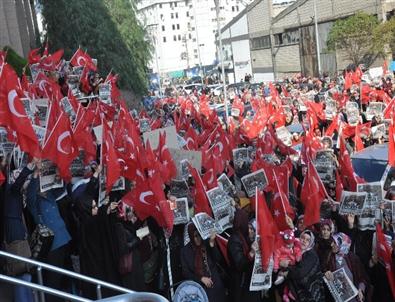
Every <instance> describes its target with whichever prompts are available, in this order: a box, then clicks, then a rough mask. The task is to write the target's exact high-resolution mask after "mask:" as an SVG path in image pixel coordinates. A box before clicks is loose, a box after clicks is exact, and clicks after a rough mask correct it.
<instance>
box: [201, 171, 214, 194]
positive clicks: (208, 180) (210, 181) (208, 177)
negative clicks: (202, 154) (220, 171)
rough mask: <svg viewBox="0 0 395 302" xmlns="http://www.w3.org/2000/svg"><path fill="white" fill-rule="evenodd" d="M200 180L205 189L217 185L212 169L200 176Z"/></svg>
mask: <svg viewBox="0 0 395 302" xmlns="http://www.w3.org/2000/svg"><path fill="white" fill-rule="evenodd" d="M202 181H203V183H204V185H205V186H206V188H207V190H210V189H213V188H215V187H216V186H218V182H217V178H216V177H215V173H214V169H212V168H211V169H210V170H208V171H207V172H206V173H204V175H203V176H202Z"/></svg>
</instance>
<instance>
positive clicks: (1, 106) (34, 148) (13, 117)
mask: <svg viewBox="0 0 395 302" xmlns="http://www.w3.org/2000/svg"><path fill="white" fill-rule="evenodd" d="M17 90H19V89H18V76H17V74H16V73H15V71H14V70H13V69H12V68H11V66H10V65H8V64H4V65H3V68H2V72H1V74H0V117H1V119H2V121H1V123H2V124H3V125H6V126H7V127H9V128H11V129H12V130H14V131H15V132H16V133H17V143H18V145H19V146H20V148H21V150H22V151H24V152H26V153H28V154H30V155H32V156H35V157H40V145H39V142H38V139H37V136H36V134H35V132H34V130H33V127H32V123H31V122H30V119H29V118H28V116H27V115H26V111H25V107H24V106H23V103H22V101H21V99H20V97H19V95H18V92H19V91H17Z"/></svg>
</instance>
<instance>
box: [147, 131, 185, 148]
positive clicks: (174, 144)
mask: <svg viewBox="0 0 395 302" xmlns="http://www.w3.org/2000/svg"><path fill="white" fill-rule="evenodd" d="M140 130H141V129H140ZM141 132H143V131H141ZM163 132H165V133H166V145H167V147H168V148H169V149H170V148H171V149H180V148H179V147H178V139H177V131H176V127H174V126H170V127H166V128H159V129H155V130H152V131H148V132H144V133H143V140H144V144H145V145H147V141H149V143H150V146H151V148H152V150H154V149H156V148H158V145H159V134H161V133H163Z"/></svg>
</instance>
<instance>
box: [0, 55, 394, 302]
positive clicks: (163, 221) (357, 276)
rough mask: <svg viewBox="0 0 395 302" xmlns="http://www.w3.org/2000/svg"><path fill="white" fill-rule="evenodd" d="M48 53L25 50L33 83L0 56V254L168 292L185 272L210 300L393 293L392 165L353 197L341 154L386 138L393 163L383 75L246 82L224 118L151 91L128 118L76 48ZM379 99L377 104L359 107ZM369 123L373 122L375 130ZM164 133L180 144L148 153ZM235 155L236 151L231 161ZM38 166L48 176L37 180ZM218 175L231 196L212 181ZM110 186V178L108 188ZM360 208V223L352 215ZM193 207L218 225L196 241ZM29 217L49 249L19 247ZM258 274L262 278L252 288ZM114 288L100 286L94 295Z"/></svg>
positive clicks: (54, 281) (59, 283) (110, 81)
mask: <svg viewBox="0 0 395 302" xmlns="http://www.w3.org/2000/svg"><path fill="white" fill-rule="evenodd" d="M62 54H63V53H61V54H60V53H58V52H56V53H54V54H49V53H48V50H47V49H45V50H44V53H43V54H39V50H34V51H32V52H31V54H30V55H29V67H31V69H32V74H31V77H27V76H25V75H22V77H21V78H19V80H16V79H18V77H17V75H16V73H15V72H14V71H13V70H12V68H11V67H10V66H9V65H8V64H7V63H6V54H5V53H1V54H0V109H1V110H3V111H1V110H0V117H1V120H0V125H1V126H2V127H3V129H4V130H5V132H6V133H7V135H6V137H2V140H1V144H2V152H1V157H2V161H1V171H2V173H1V175H0V176H1V178H0V180H1V182H2V185H1V195H0V204H1V215H2V216H1V217H2V219H1V232H0V236H1V238H2V240H1V241H2V242H3V243H4V244H3V249H4V250H6V251H9V252H15V253H19V255H22V256H32V257H34V258H35V259H37V260H39V261H43V262H45V263H49V264H52V265H55V266H58V267H60V268H65V269H69V270H73V271H75V272H78V273H81V274H84V275H87V276H90V277H94V278H97V279H100V280H103V281H107V282H110V283H113V284H116V285H120V286H123V287H125V288H128V289H132V290H135V291H148V292H155V293H159V294H161V295H163V296H165V297H167V298H168V299H171V296H172V295H173V290H175V289H177V287H178V286H180V284H181V283H182V282H183V281H185V280H192V281H195V282H196V283H197V284H199V285H200V286H201V287H202V288H203V290H204V292H205V294H206V295H207V297H208V300H209V301H215V302H221V301H223V302H225V301H234V302H240V301H286V302H288V301H302V302H303V301H309V302H313V301H315V302H317V301H346V300H345V299H348V300H347V301H359V302H364V301H394V300H395V261H394V260H395V252H394V248H395V240H394V239H395V234H394V223H395V221H394V220H393V219H394V216H395V213H393V211H394V210H395V207H394V205H393V203H395V202H394V201H393V200H395V185H394V184H395V183H392V182H391V181H392V179H393V178H394V179H395V173H394V172H393V170H392V169H389V172H388V171H386V172H388V173H387V177H386V181H385V183H382V184H381V185H380V186H381V187H380V190H379V191H380V193H377V192H376V191H375V192H373V191H369V192H368V193H369V194H370V195H369V196H367V195H368V194H367V193H366V194H365V193H362V192H364V189H363V188H364V185H365V187H367V186H368V185H369V184H370V183H368V182H367V181H366V180H365V179H364V178H363V176H362V175H356V173H355V172H354V170H353V166H352V163H351V159H350V154H352V153H353V152H357V151H361V150H363V149H365V148H366V147H368V146H370V145H374V144H382V143H386V144H387V145H388V163H389V165H390V166H392V165H394V164H395V141H394V137H393V133H394V132H393V131H394V129H393V127H394V125H393V124H394V123H393V121H394V116H393V112H394V104H393V103H394V100H395V98H394V96H395V82H394V80H393V75H392V74H391V73H389V72H388V71H386V70H384V71H383V74H382V75H381V76H380V77H379V78H378V79H371V78H370V77H369V76H368V72H367V71H366V70H364V69H363V66H360V67H356V66H350V67H349V68H348V69H346V70H345V71H344V73H343V74H342V75H339V76H338V77H336V78H330V77H328V76H323V77H320V78H312V77H303V76H301V75H295V76H294V77H290V78H287V79H284V80H283V81H282V82H281V83H267V84H262V86H261V87H259V88H258V89H256V90H251V89H249V88H248V87H246V88H245V89H244V90H242V91H241V93H240V94H236V95H234V96H232V99H230V100H227V101H228V102H229V106H230V107H231V111H229V112H228V114H226V113H225V114H222V115H220V114H219V113H217V111H216V110H215V106H214V105H218V104H215V103H221V102H223V100H220V99H218V98H217V97H213V95H211V94H210V93H209V92H208V93H207V94H206V91H203V92H202V94H198V93H197V91H194V92H192V93H191V94H190V95H173V96H169V97H166V98H163V99H156V100H155V101H154V103H153V104H152V106H149V108H145V109H143V110H141V111H140V112H137V111H136V110H131V111H130V112H129V110H128V109H127V107H126V105H125V102H124V100H123V99H122V97H121V95H120V93H119V91H118V89H117V86H116V77H115V76H113V75H111V74H110V75H108V76H107V78H106V79H101V78H100V75H99V73H98V72H97V66H96V62H94V60H93V59H91V58H90V57H89V56H88V54H86V53H85V52H83V51H82V50H77V52H76V54H75V55H74V56H73V57H72V58H71V59H70V61H65V60H64V59H62ZM80 58H82V59H80ZM81 61H82V63H81ZM33 70H34V72H33ZM76 78H77V84H75V83H76ZM65 98H66V99H67V100H68V101H69V105H70V106H68V107H67V106H65V105H64V100H65ZM26 99H27V103H28V104H30V105H31V104H35V102H36V101H37V100H38V99H40V100H41V99H46V100H48V103H49V104H50V105H51V106H50V107H49V108H50V109H49V111H48V114H47V115H46V120H45V123H41V124H40V118H41V116H37V114H38V113H37V112H34V110H33V113H32V116H29V110H28V107H27V105H26V102H25V101H24V100H26ZM378 102H381V103H382V104H383V106H382V107H380V106H378V107H380V108H382V110H378V109H376V110H375V111H372V110H371V106H370V105H371V104H376V103H378ZM333 104H334V105H333ZM29 108H32V106H30V107H29ZM247 108H248V109H247ZM375 108H377V107H375ZM64 117H67V118H66V119H65V118H64ZM388 120H389V122H388ZM39 124H40V125H41V126H42V128H44V129H45V130H46V131H45V135H44V140H43V141H40V139H39V138H37V136H38V134H37V132H35V130H33V128H34V129H35V127H33V126H37V125H39ZM20 125H22V128H20ZM61 125H65V126H64V128H62V129H61V131H60V130H59V127H61ZM380 125H382V126H384V128H383V129H384V130H383V131H381V132H380V131H378V130H377V131H378V132H377V131H373V130H376V129H379V127H378V126H380ZM290 126H294V128H288V127H290ZM296 126H300V127H296ZM62 127H63V126H62ZM169 127H170V128H173V129H175V130H176V142H177V144H178V145H172V144H171V143H170V141H171V140H170V137H169V136H170V134H168V133H167V132H166V135H163V133H164V131H162V132H161V133H160V134H159V138H158V141H159V142H157V144H156V145H155V146H154V144H153V143H152V141H151V140H150V139H148V140H147V139H146V138H145V139H143V135H144V134H151V133H152V132H154V131H156V130H158V129H161V128H169ZM374 127H376V128H374ZM30 128H31V129H32V130H31V131H32V132H29V131H30V130H27V129H30ZM373 128H374V129H373ZM97 129H100V131H98V130H97ZM280 129H281V130H282V131H281V132H280ZM284 129H300V130H298V131H294V130H289V131H288V132H287V131H285V132H284ZM380 129H381V128H380ZM67 131H68V133H67V137H65V136H64V133H65V132H67ZM31 133H33V134H35V136H34V137H32V136H31ZM53 133H56V135H55V134H54V135H53ZM58 133H59V134H58ZM284 133H285V134H284ZM59 138H62V139H64V140H63V141H62V140H59ZM66 139H67V140H66ZM53 140H54V141H55V143H53V144H52V141H53ZM26 142H27V143H26ZM9 144H11V145H12V144H13V145H14V147H13V148H11V150H7V148H6V146H8V145H9ZM151 144H152V148H151ZM66 145H67V146H66ZM15 149H17V151H18V152H16V150H15ZM169 149H170V150H172V149H178V150H183V151H185V152H186V153H188V152H197V153H199V154H200V156H201V160H200V161H198V162H199V163H198V164H196V163H195V161H194V160H191V159H190V158H189V162H186V163H185V160H184V158H183V160H182V161H180V162H178V161H175V160H174V159H173V157H172V156H170V152H169ZM241 149H242V150H246V156H241V157H237V156H236V154H239V153H238V151H237V150H241ZM77 151H83V153H84V156H85V157H84V158H83V160H80V163H81V162H82V163H83V169H82V171H83V172H82V174H81V172H80V174H78V175H75V174H74V172H75V171H74V170H73V169H70V168H71V167H72V166H73V165H74V164H75V163H76V160H77V159H79V157H80V154H81V153H79V152H77ZM322 151H329V154H330V156H329V161H328V158H326V160H327V162H326V163H327V164H328V165H327V166H326V167H325V166H324V169H323V170H322V166H321V167H319V164H318V160H317V158H318V156H317V155H318V154H321V153H320V152H322ZM240 154H241V153H240ZM185 159H188V158H185ZM48 160H50V161H51V162H53V164H55V165H56V166H57V169H56V172H55V173H54V178H53V179H52V181H51V182H50V183H51V184H52V186H51V187H50V188H49V189H44V188H43V184H44V181H45V180H44V179H45V177H48V173H49V172H48V168H46V164H47V161H48ZM184 164H186V165H184ZM185 167H186V168H185ZM320 168H321V170H320ZM262 170H263V171H264V179H263V182H262V179H261V180H259V179H258V180H256V181H255V185H254V188H253V189H254V190H253V191H254V192H255V194H251V188H249V187H248V186H249V185H248V184H247V183H246V182H245V181H244V180H245V179H246V177H247V178H248V176H250V175H251V174H254V173H257V172H259V171H262ZM332 170H333V171H332ZM317 171H318V172H317ZM330 171H332V172H333V173H332V174H331V173H330ZM321 172H323V173H321ZM222 175H226V178H227V179H228V180H229V181H230V189H229V188H225V186H224V184H223V183H222V182H220V181H219V177H221V176H222ZM254 175H255V174H254ZM119 179H122V180H123V182H124V184H123V186H121V188H120V189H116V190H115V189H114V188H115V184H116V183H117V181H119ZM180 182H182V183H183V184H185V185H186V188H187V189H186V190H184V191H183V190H180V189H179V185H180ZM361 185H362V186H361ZM177 186H178V187H177ZM255 187H256V188H257V189H256V191H255ZM216 188H220V190H221V192H224V193H225V194H224V195H221V196H222V197H221V198H223V199H224V200H227V202H229V204H228V206H227V207H226V212H225V214H226V215H225V216H224V217H225V218H224V217H218V216H217V210H218V209H217V208H216V207H215V205H214V204H212V201H211V200H210V199H209V198H208V197H207V196H208V194H206V193H207V192H208V191H209V190H213V189H216ZM361 188H362V189H361ZM356 191H358V193H355V194H354V193H353V192H356ZM365 192H366V191H365ZM345 193H346V194H345ZM347 194H348V195H349V196H354V195H355V196H359V195H358V194H365V195H364V198H365V199H364V202H363V205H362V206H361V207H359V208H358V209H357V210H356V209H355V208H354V207H353V206H352V205H348V203H347V202H346V199H345V198H343V196H345V195H347ZM352 194H354V195H352ZM348 195H347V196H348ZM180 198H181V199H182V198H186V200H187V206H186V211H184V213H187V215H186V217H187V219H186V220H184V221H183V222H182V223H179V222H177V223H175V221H176V220H175V217H176V213H177V211H181V209H178V208H177V206H178V205H179V203H177V202H176V201H177V200H179V199H180ZM355 198H356V197H355ZM368 199H369V201H367V200H368ZM356 200H357V199H355V200H354V201H356ZM221 202H222V201H221ZM368 203H369V205H368ZM368 210H369V211H373V216H372V215H371V216H369V217H370V218H371V219H373V223H372V225H373V227H372V226H371V227H366V225H364V224H362V223H361V221H362V219H365V218H366V216H363V215H364V214H365V212H366V211H368ZM364 211H365V212H364ZM202 213H203V214H204V213H205V214H206V215H207V216H208V217H209V218H210V217H211V219H213V220H214V222H215V224H218V223H219V222H220V220H221V218H222V220H224V219H225V220H226V219H227V220H226V221H227V222H226V223H225V224H224V225H223V227H219V228H218V227H214V228H211V229H210V231H209V232H210V233H209V235H208V236H205V234H204V232H203V231H202V226H201V225H200V224H199V223H198V222H197V220H196V219H194V218H196V217H197V216H196V215H200V214H202ZM191 218H192V219H191ZM38 226H41V227H43V226H44V227H46V228H47V230H49V231H51V232H52V236H50V237H51V241H50V244H49V246H48V248H47V249H46V250H44V247H43V246H41V247H39V251H38V253H34V251H35V250H34V249H33V250H30V251H28V252H27V253H26V248H22V247H21V242H28V243H29V244H28V247H27V248H32V247H35V245H34V244H33V243H32V239H31V238H32V237H33V234H34V233H36V232H37V228H38ZM44 237H45V236H44V235H42V238H41V239H42V240H44V239H45V238H44ZM383 238H384V240H383ZM16 246H17V247H18V248H15V247H16ZM13 247H14V248H13ZM29 252H30V254H29ZM168 255H170V257H169V258H170V259H168ZM257 263H258V264H259V265H258V266H260V267H258V268H257V267H256V264H257ZM2 268H3V271H4V272H5V273H7V274H10V275H13V276H16V277H17V278H20V279H23V280H28V281H30V280H32V279H34V278H35V276H36V275H35V273H34V271H32V269H31V268H29V267H27V266H22V267H21V266H18V267H17V266H16V265H15V263H11V262H10V261H6V262H5V263H4V265H3V266H2ZM339 271H342V272H343V274H340V273H338V272H339ZM259 276H264V280H261V281H259V282H260V283H261V287H259V286H258V288H252V284H253V283H255V282H258V281H256V280H255V279H256V278H257V277H259ZM347 280H348V281H349V283H350V284H351V285H350V284H349V283H348V281H347ZM259 282H258V283H259ZM44 285H46V286H50V287H53V288H56V289H60V290H64V291H67V292H71V293H74V294H77V295H82V296H84V297H88V298H92V299H94V298H96V287H95V286H94V285H92V284H87V283H85V282H80V281H77V280H70V279H68V278H63V277H62V276H61V275H58V274H55V273H53V272H51V271H45V272H44ZM352 287H353V288H354V290H350V288H352ZM115 294H116V293H114V292H112V291H106V290H105V289H103V296H111V295H115ZM46 300H47V301H62V299H60V298H57V297H55V296H51V295H47V297H46ZM14 301H17V302H22V301H23V302H25V301H26V302H30V301H33V293H32V290H31V289H29V288H27V287H23V286H14ZM195 301H196V300H195ZM199 301H200V300H199ZM201 301H204V300H201Z"/></svg>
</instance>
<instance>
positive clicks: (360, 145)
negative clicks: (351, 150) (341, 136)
mask: <svg viewBox="0 0 395 302" xmlns="http://www.w3.org/2000/svg"><path fill="white" fill-rule="evenodd" d="M358 126H359V125H357V126H356V127H355V138H354V140H355V151H357V152H358V151H361V150H363V149H364V148H365V146H364V144H363V141H362V138H361V136H360V134H359V133H360V129H359V128H360V127H358Z"/></svg>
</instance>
